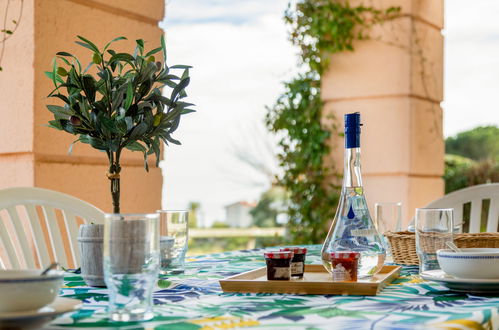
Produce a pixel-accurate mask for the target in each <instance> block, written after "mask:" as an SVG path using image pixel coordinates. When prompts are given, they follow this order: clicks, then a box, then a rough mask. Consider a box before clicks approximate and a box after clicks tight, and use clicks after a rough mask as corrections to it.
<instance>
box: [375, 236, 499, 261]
mask: <svg viewBox="0 0 499 330" xmlns="http://www.w3.org/2000/svg"><path fill="white" fill-rule="evenodd" d="M384 235H385V236H386V237H387V238H388V241H389V242H390V246H391V248H392V255H393V261H394V262H395V263H397V264H402V265H418V264H419V259H418V255H417V254H416V235H415V234H414V233H413V232H409V231H401V232H395V233H394V232H386V233H384ZM454 243H455V244H456V245H457V246H458V247H460V248H499V233H476V234H456V235H455V236H454Z"/></svg>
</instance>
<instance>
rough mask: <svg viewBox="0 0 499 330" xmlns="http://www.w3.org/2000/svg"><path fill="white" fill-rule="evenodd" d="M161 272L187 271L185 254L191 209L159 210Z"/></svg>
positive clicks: (175, 272) (176, 272) (177, 272)
mask: <svg viewBox="0 0 499 330" xmlns="http://www.w3.org/2000/svg"><path fill="white" fill-rule="evenodd" d="M157 212H158V214H159V217H160V218H159V220H160V222H159V228H160V229H159V231H160V236H159V244H160V251H161V252H160V253H161V263H160V273H161V274H181V273H183V272H184V271H185V254H186V253H187V242H188V240H189V226H188V218H189V211H187V210H180V211H170V210H159V211H157Z"/></svg>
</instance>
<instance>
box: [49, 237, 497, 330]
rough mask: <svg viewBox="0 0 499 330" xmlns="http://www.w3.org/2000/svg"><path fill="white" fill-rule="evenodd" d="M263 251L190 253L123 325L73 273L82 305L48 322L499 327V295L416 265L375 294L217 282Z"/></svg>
mask: <svg viewBox="0 0 499 330" xmlns="http://www.w3.org/2000/svg"><path fill="white" fill-rule="evenodd" d="M307 248H308V249H309V252H308V255H307V264H309V263H314V264H319V263H320V257H319V253H320V246H318V245H314V246H307ZM264 250H265V249H253V250H240V251H233V252H225V253H215V254H208V255H200V256H196V257H188V258H187V266H186V273H185V274H182V275H175V276H169V277H167V276H165V277H161V278H160V279H159V280H158V283H157V288H156V290H155V293H154V304H155V309H154V311H155V317H154V318H153V319H152V320H150V321H146V322H141V323H139V322H129V323H120V322H112V321H109V320H108V318H107V312H106V306H107V303H108V291H107V289H105V288H92V287H88V286H86V285H85V282H83V280H82V278H81V276H79V275H78V274H74V273H68V274H67V276H66V277H65V285H64V287H63V289H62V292H61V296H63V297H69V298H75V299H80V300H82V301H83V307H82V308H81V309H80V310H79V311H77V312H74V313H72V314H66V315H64V316H62V317H59V318H57V319H55V320H53V321H52V323H50V325H49V327H69V328H92V327H95V328H106V327H110V328H118V327H119V328H125V329H231V328H245V327H256V328H273V329H498V328H499V313H498V312H499V296H478V295H473V294H468V293H459V292H452V291H449V290H448V289H447V288H446V287H445V286H442V285H441V284H438V283H435V282H427V281H424V280H421V279H420V277H419V276H418V275H417V267H414V266H404V268H403V270H402V273H401V275H400V276H399V277H398V278H397V279H396V280H395V281H394V282H392V283H391V284H390V285H388V286H387V287H386V288H385V289H384V290H382V291H381V292H380V293H379V294H378V295H377V296H341V295H295V294H264V293H260V294H254V293H224V292H223V291H222V290H221V288H220V285H219V282H218V281H219V280H220V279H223V278H226V277H229V276H232V275H235V274H238V273H242V272H245V271H248V270H252V269H255V268H259V267H263V266H264V265H265V261H264V258H263V251H264Z"/></svg>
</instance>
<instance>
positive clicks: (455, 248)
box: [445, 242, 463, 253]
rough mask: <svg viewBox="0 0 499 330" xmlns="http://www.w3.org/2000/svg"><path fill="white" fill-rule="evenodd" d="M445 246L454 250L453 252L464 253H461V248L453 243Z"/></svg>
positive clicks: (447, 243)
mask: <svg viewBox="0 0 499 330" xmlns="http://www.w3.org/2000/svg"><path fill="white" fill-rule="evenodd" d="M445 244H446V245H447V246H448V247H450V248H451V250H452V251H454V252H458V253H459V252H463V251H461V249H460V248H458V247H457V246H456V244H454V243H453V242H445Z"/></svg>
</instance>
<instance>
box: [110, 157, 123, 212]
mask: <svg viewBox="0 0 499 330" xmlns="http://www.w3.org/2000/svg"><path fill="white" fill-rule="evenodd" d="M108 156H109V172H108V173H107V177H108V179H109V180H110V181H111V196H112V199H113V213H120V172H121V166H120V152H119V151H118V152H116V153H113V152H108Z"/></svg>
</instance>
